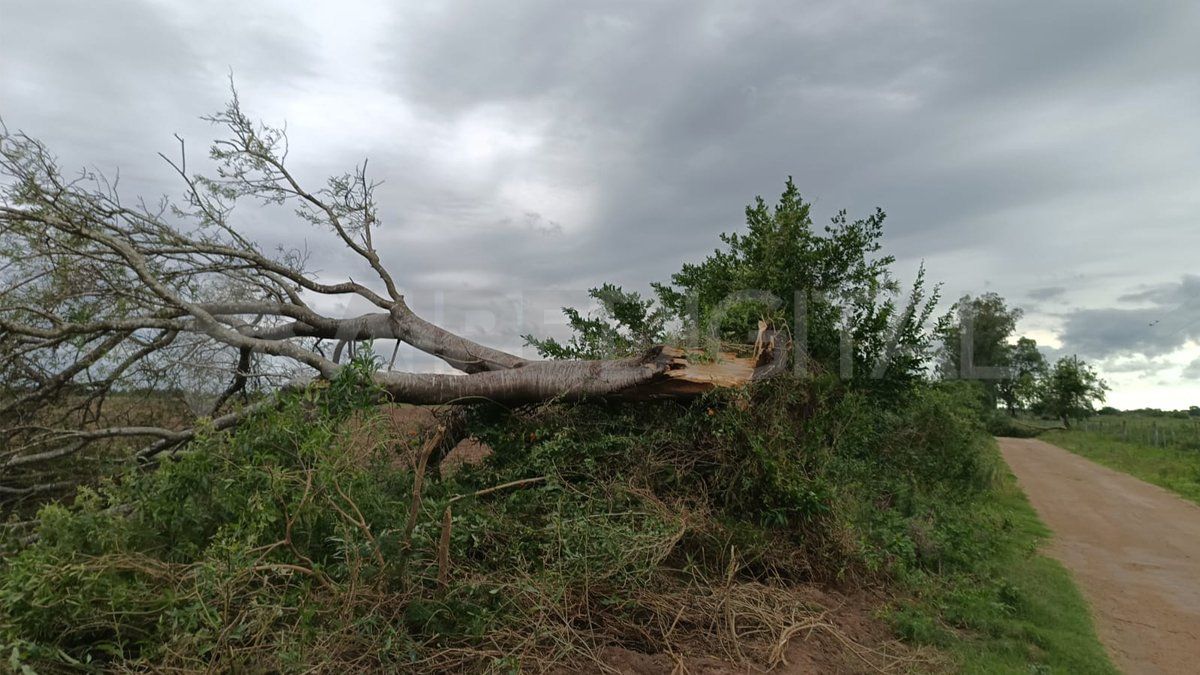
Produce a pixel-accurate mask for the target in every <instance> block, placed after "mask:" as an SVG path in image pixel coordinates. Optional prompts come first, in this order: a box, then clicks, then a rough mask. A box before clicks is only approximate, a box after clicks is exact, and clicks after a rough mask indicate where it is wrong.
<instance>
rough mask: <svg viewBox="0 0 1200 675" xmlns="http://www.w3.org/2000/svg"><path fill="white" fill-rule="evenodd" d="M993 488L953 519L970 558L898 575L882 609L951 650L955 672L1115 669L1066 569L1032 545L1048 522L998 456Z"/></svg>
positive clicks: (922, 638)
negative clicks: (907, 592)
mask: <svg viewBox="0 0 1200 675" xmlns="http://www.w3.org/2000/svg"><path fill="white" fill-rule="evenodd" d="M997 462H998V464H997V467H998V469H997V472H996V474H997V475H996V479H995V483H996V486H995V489H994V490H993V491H990V492H989V493H987V494H986V495H983V496H981V497H980V498H979V499H977V500H975V501H974V502H973V504H972V506H973V508H972V510H971V512H970V513H969V514H963V517H962V518H961V520H960V521H959V523H958V527H960V528H963V533H964V537H965V538H966V539H970V542H969V543H967V542H964V543H963V544H962V545H961V547H962V548H966V549H973V550H975V551H976V554H975V555H974V556H973V558H972V560H971V561H970V562H968V563H967V564H965V565H963V566H962V568H961V569H959V570H956V571H945V570H943V571H942V572H941V573H934V572H917V573H914V574H911V575H909V576H908V577H907V578H906V579H904V582H905V585H907V586H909V587H910V588H911V589H913V598H912V599H911V600H906V601H902V602H900V603H897V605H896V607H895V608H894V609H893V611H892V612H891V615H890V619H891V620H892V623H893V625H894V626H895V628H896V630H897V631H898V632H899V633H900V634H901V635H902V636H904V637H905V638H906V639H908V640H910V641H913V642H916V643H919V644H930V645H934V646H936V647H938V648H939V649H941V650H943V651H945V652H947V653H949V654H950V655H952V656H953V657H954V658H955V660H956V661H957V662H958V664H957V667H956V668H955V670H956V672H962V673H989V674H991V673H1116V672H1118V671H1117V670H1116V669H1115V668H1114V667H1113V665H1112V663H1111V662H1110V661H1109V659H1108V656H1107V654H1106V653H1105V651H1104V648H1103V646H1102V645H1101V644H1100V642H1099V639H1098V638H1097V637H1096V632H1095V628H1094V626H1093V624H1092V618H1091V614H1090V612H1089V609H1088V606H1087V603H1086V601H1085V600H1084V599H1083V597H1082V596H1081V595H1080V594H1079V591H1078V590H1077V588H1076V587H1075V584H1074V581H1073V580H1072V578H1071V576H1070V574H1069V573H1068V572H1067V570H1066V569H1065V568H1063V566H1062V565H1060V564H1059V563H1058V562H1057V561H1055V560H1052V559H1050V558H1048V557H1046V556H1044V555H1042V554H1040V553H1039V552H1038V546H1039V544H1040V543H1041V541H1042V540H1043V539H1044V538H1045V537H1046V536H1048V535H1049V531H1048V530H1047V529H1046V527H1045V526H1044V525H1043V524H1042V523H1041V521H1040V520H1038V517H1037V515H1036V514H1035V513H1034V511H1033V508H1032V507H1031V506H1030V505H1029V502H1028V500H1027V499H1026V498H1025V495H1024V494H1023V493H1022V492H1021V490H1020V489H1019V488H1018V487H1017V485H1016V480H1015V478H1014V477H1013V475H1012V473H1011V472H1010V471H1009V470H1008V469H1007V467H1005V466H1004V465H1003V463H1001V462H999V458H998V457H997Z"/></svg>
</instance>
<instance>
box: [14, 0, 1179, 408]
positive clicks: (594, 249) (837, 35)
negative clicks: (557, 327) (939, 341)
mask: <svg viewBox="0 0 1200 675" xmlns="http://www.w3.org/2000/svg"><path fill="white" fill-rule="evenodd" d="M1197 35H1200V4H1198V3H1194V2H1185V1H1174V2H1164V1H1155V0H1148V1H1146V2H1137V3H1129V2H1115V1H1111V0H1099V1H1097V0H1075V1H1068V2H1055V3H1045V2H1033V1H1032V0H1019V1H1011V0H1005V1H1003V2H1001V1H999V0H992V1H987V2H978V3H961V2H951V1H950V0H917V1H914V2H906V3H896V2H872V1H867V0H854V1H850V2H846V1H842V0H839V1H829V2H767V3H754V4H750V3H734V2H724V3H722V2H696V1H689V2H683V1H681V0H680V1H667V2H604V3H601V2H570V3H563V2H550V1H549V0H545V1H542V2H526V1H523V0H511V1H509V2H503V3H500V2H495V3H474V2H430V3H393V2H383V1H367V0H354V1H348V2H339V3H317V2H296V1H290V2H282V1H281V0H272V1H269V2H253V3H247V2H234V1H232V0H218V1H215V2H203V3H197V2H180V1H174V0H171V1H168V0H114V1H112V2H90V3H78V2H65V1H63V0H3V2H0V117H2V118H3V120H4V122H5V123H6V124H7V125H8V126H9V127H10V128H14V129H15V128H19V129H23V130H25V131H27V132H29V133H30V134H31V135H34V136H37V137H39V138H41V139H43V140H44V141H46V142H47V143H48V144H49V145H50V147H51V148H52V150H54V151H55V152H56V153H57V154H58V155H59V157H60V158H61V160H62V162H63V164H64V165H65V166H74V165H84V164H86V165H94V166H96V167H99V168H101V169H104V170H106V171H113V170H114V169H116V168H119V169H120V174H121V180H122V187H123V191H124V192H125V193H126V194H134V193H143V194H147V195H157V194H161V193H168V194H178V193H179V190H178V188H177V186H175V185H174V184H172V183H171V181H170V176H169V173H168V172H167V171H166V170H165V167H164V165H163V164H162V162H161V160H159V159H158V158H157V157H156V153H157V152H167V153H170V152H173V151H174V150H175V140H174V139H173V138H172V133H176V132H178V133H180V134H181V135H183V136H185V137H186V138H188V139H189V141H190V143H191V145H190V147H191V148H192V152H193V153H194V154H195V155H197V156H198V155H199V154H200V149H201V148H203V147H204V146H205V145H206V144H207V142H208V141H209V140H211V139H212V137H213V130H212V129H211V128H210V127H209V126H208V125H207V124H206V123H204V122H202V121H200V120H199V119H198V117H199V115H201V114H204V113H207V112H212V111H215V110H217V109H218V108H220V107H221V105H222V103H223V101H224V100H225V98H226V95H227V92H226V87H227V77H228V74H229V72H230V71H231V70H232V72H233V73H234V75H235V78H236V81H237V83H238V88H239V90H240V92H241V95H242V98H243V101H244V103H245V104H246V107H247V108H248V110H249V111H250V112H251V113H252V114H254V115H257V116H260V117H262V118H264V119H266V120H268V121H280V122H282V121H286V122H287V124H288V128H289V133H290V137H291V147H292V157H291V159H292V161H293V164H294V166H295V167H296V168H297V169H298V170H299V171H300V172H301V174H302V175H306V176H309V177H311V178H312V179H314V180H320V179H321V178H322V177H323V176H326V175H329V174H334V173H340V172H341V171H343V170H345V169H347V168H349V167H350V166H352V165H353V164H354V163H356V162H358V161H360V160H361V159H362V158H363V157H368V156H369V157H370V166H371V168H372V171H373V173H374V174H375V176H376V177H377V178H379V179H382V180H384V181H385V184H384V186H383V187H382V188H380V190H379V196H380V199H381V204H382V207H383V215H384V225H385V229H384V230H383V232H382V233H381V235H380V239H379V240H378V243H379V246H380V248H381V252H382V254H383V256H384V258H385V260H386V262H387V263H388V264H389V267H391V268H392V269H393V270H395V271H396V273H397V276H398V277H400V278H402V279H403V281H404V283H405V285H406V286H407V287H408V288H410V289H413V297H414V298H416V299H417V304H418V306H420V305H421V303H425V305H426V307H425V309H426V311H427V312H428V313H431V314H432V313H437V312H443V313H444V314H445V316H444V318H445V320H446V321H447V322H448V324H449V325H448V327H450V328H451V329H455V330H460V331H464V332H467V333H470V334H472V335H473V337H478V338H482V339H486V340H488V341H489V342H491V343H492V344H495V345H496V346H499V347H509V348H515V347H516V346H517V345H519V344H520V340H519V337H518V335H519V332H520V330H521V329H522V328H527V327H528V325H529V324H530V323H535V324H536V323H539V322H541V323H545V322H546V321H553V320H555V318H556V316H557V312H556V308H557V307H558V306H559V305H561V304H563V303H564V302H577V301H578V300H579V298H580V296H581V295H582V293H583V291H584V289H586V288H588V287H590V286H595V285H598V284H600V283H602V282H604V281H613V282H616V283H621V284H624V285H626V286H629V287H633V288H643V287H645V285H646V284H647V283H648V282H650V281H655V280H663V279H666V277H667V276H668V275H669V274H670V273H671V272H673V271H675V270H677V269H678V266H679V263H680V262H681V261H682V260H696V259H699V258H700V257H702V256H703V255H704V254H706V253H707V252H709V251H711V249H712V248H713V247H714V246H715V244H716V243H717V240H716V235H717V233H719V232H722V231H729V230H733V229H736V228H738V227H739V226H740V224H741V221H742V210H743V207H744V205H745V204H746V203H748V202H749V201H750V200H751V199H752V198H753V197H754V196H755V195H757V194H762V195H763V196H764V197H766V198H767V199H772V198H773V197H774V196H775V195H777V194H778V193H779V192H780V191H781V190H782V187H783V181H784V179H785V178H786V177H787V176H788V175H793V176H794V177H795V180H796V183H797V184H798V185H799V186H800V188H801V190H802V192H803V193H804V195H805V196H806V197H807V198H809V199H811V200H813V201H814V202H815V204H816V206H815V209H814V212H815V213H816V214H818V215H819V217H821V218H826V217H831V216H833V215H834V214H835V213H836V212H837V211H838V210H839V209H841V208H845V209H847V210H848V211H849V213H850V215H851V216H852V217H854V216H857V215H866V214H867V213H869V212H870V210H871V209H873V208H874V207H875V206H880V207H882V208H883V209H884V210H885V211H887V212H888V215H889V217H888V221H887V235H886V245H887V249H888V251H889V252H891V253H894V254H895V255H896V256H897V257H898V258H899V261H900V264H899V265H898V271H899V272H901V273H902V274H904V275H908V278H910V279H911V275H912V274H913V272H914V271H915V270H916V268H917V266H918V265H919V264H920V262H921V261H922V260H924V261H925V263H926V266H927V268H928V272H929V277H930V278H931V279H933V280H942V281H944V282H945V284H946V287H945V288H946V296H947V297H948V298H951V299H952V298H954V297H957V296H958V295H960V294H961V293H967V292H969V293H975V294H977V293H982V292H986V291H996V292H998V293H1000V294H1002V295H1004V296H1005V297H1006V298H1008V299H1009V301H1010V302H1011V303H1013V304H1016V305H1019V306H1021V307H1023V308H1024V309H1025V311H1026V316H1025V318H1024V320H1023V321H1022V323H1021V326H1020V328H1021V330H1022V332H1024V333H1026V334H1029V335H1031V336H1033V337H1035V338H1037V339H1038V342H1039V344H1042V345H1044V346H1046V347H1048V348H1049V351H1050V353H1051V355H1058V354H1078V355H1079V356H1080V357H1082V358H1085V359H1088V360H1090V361H1093V362H1095V363H1096V364H1097V365H1098V366H1099V368H1100V370H1101V371H1102V374H1103V375H1104V377H1105V378H1106V379H1108V380H1109V382H1110V384H1111V385H1112V387H1113V391H1112V392H1111V394H1110V397H1109V400H1110V403H1112V404H1113V405H1116V406H1118V407H1126V408H1128V407H1141V406H1154V407H1165V408H1180V407H1187V406H1189V405H1194V404H1200V270H1198V269H1197V265H1196V258H1197V252H1198V251H1200V227H1197V223H1196V219H1197V214H1198V213H1200V68H1197V65H1200V61H1198V60H1197V56H1198V53H1200V52H1197V50H1196V47H1195V42H1196V36H1197ZM244 217H245V218H246V223H247V226H248V227H249V228H250V229H251V231H252V233H253V234H254V236H256V237H258V238H259V239H260V240H262V241H264V242H268V243H274V242H278V243H284V244H287V245H289V246H297V245H300V246H302V245H304V244H305V243H307V242H309V240H310V239H311V243H310V244H309V246H310V248H311V250H312V253H313V257H314V259H315V260H316V261H317V262H319V265H318V266H319V267H320V268H321V269H322V270H324V271H325V273H327V274H328V275H329V276H331V277H333V276H337V275H339V274H340V275H343V276H344V275H345V274H347V273H354V272H355V271H356V268H355V267H353V265H354V262H353V261H352V260H351V259H350V258H349V257H348V256H345V255H342V254H341V253H339V252H336V251H334V250H332V249H330V248H323V247H322V246H321V245H320V244H318V243H317V240H318V235H317V233H314V232H311V231H308V230H305V229H302V226H300V225H297V224H296V221H295V219H294V218H291V217H289V215H288V214H287V213H286V212H270V213H259V212H254V211H252V210H248V211H246V213H245V216H244ZM422 290H423V291H426V293H423V294H422V293H420V292H419V291H422ZM422 298H423V299H422ZM517 298H521V299H523V302H521V303H517V300H516V299H517ZM517 304H520V309H521V312H522V318H521V319H520V320H519V321H509V320H507V319H506V318H504V317H505V316H506V315H505V312H506V311H508V310H507V309H504V308H508V309H511V308H512V307H514V306H516V305H517ZM498 308H500V309H498ZM352 310H353V308H343V311H346V312H349V311H352ZM497 317H499V318H497ZM531 317H532V318H531ZM430 318H434V317H433V316H431V317H430Z"/></svg>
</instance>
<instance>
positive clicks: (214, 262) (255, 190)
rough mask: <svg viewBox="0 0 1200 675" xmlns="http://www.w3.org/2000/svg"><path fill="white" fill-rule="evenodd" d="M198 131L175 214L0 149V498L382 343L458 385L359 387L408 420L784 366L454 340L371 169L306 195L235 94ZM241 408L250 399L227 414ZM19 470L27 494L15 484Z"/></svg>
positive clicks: (41, 159)
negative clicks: (248, 213)
mask: <svg viewBox="0 0 1200 675" xmlns="http://www.w3.org/2000/svg"><path fill="white" fill-rule="evenodd" d="M208 119H209V120H210V121H211V122H213V123H215V124H216V125H219V126H220V127H221V128H222V129H223V130H224V131H225V132H226V137H225V138H224V139H222V140H218V141H216V142H215V143H214V145H213V146H212V149H211V152H210V157H211V159H212V160H213V161H214V162H215V165H216V171H215V173H214V174H213V175H203V174H199V173H192V172H190V171H189V168H188V164H187V155H186V149H185V146H184V144H183V141H182V139H180V151H179V156H178V157H177V158H173V159H172V158H167V157H165V156H164V160H166V161H167V163H168V165H169V166H170V167H171V168H172V169H173V170H174V172H175V173H176V174H177V175H178V178H179V179H180V180H181V181H182V184H183V186H184V188H185V199H183V200H182V202H179V203H176V202H172V201H168V200H165V199H164V200H162V201H159V202H156V203H148V202H145V201H140V200H139V201H137V202H135V203H132V204H130V203H126V202H124V201H123V200H122V197H121V195H120V194H118V192H117V190H116V186H115V185H114V184H112V183H110V182H108V181H107V179H106V178H105V177H104V176H102V175H99V174H95V173H91V172H83V173H81V174H79V175H78V176H75V177H70V178H69V177H66V176H64V174H63V173H62V172H61V171H60V169H59V167H58V166H57V164H56V162H55V160H54V158H53V157H52V156H51V155H50V153H49V152H48V151H47V149H46V148H45V147H44V146H43V144H41V143H40V142H39V141H37V140H35V139H33V138H30V137H28V136H26V135H24V134H22V133H10V132H9V131H8V130H6V129H5V130H3V132H2V135H0V170H2V171H3V175H4V182H5V185H4V187H3V193H2V197H0V280H2V283H3V288H2V290H0V378H2V379H0V382H2V386H3V391H2V394H0V396H2V399H0V424H2V425H3V427H4V428H3V432H2V433H3V439H4V441H5V443H4V449H3V450H0V467H3V469H4V470H3V473H4V474H6V480H5V481H4V483H3V484H0V491H2V492H3V493H4V494H0V497H3V496H5V495H8V496H12V495H22V494H32V493H37V492H39V491H53V490H55V489H57V488H59V487H61V486H60V485H59V484H58V483H56V482H49V483H46V482H41V483H39V482H38V481H37V480H36V476H37V475H39V474H38V472H37V470H36V468H37V467H40V466H42V465H45V464H46V463H48V462H51V461H54V460H62V459H64V458H67V457H71V456H73V455H76V454H77V453H79V452H80V451H82V450H84V449H85V448H88V447H89V446H90V445H92V444H94V443H97V442H111V441H112V440H113V439H127V440H134V441H144V443H145V447H144V448H143V449H142V451H141V453H140V454H141V456H143V457H150V456H153V455H155V454H157V453H159V452H162V451H166V450H171V449H173V448H177V447H180V446H181V445H183V444H186V443H187V442H188V441H189V440H191V439H192V438H193V437H194V436H195V430H194V429H192V428H189V426H190V423H191V422H192V421H196V420H208V421H207V422H206V423H205V426H206V428H216V429H224V428H229V427H232V426H235V425H236V424H237V423H238V422H239V420H240V419H242V417H243V416H244V415H245V414H247V412H249V411H253V410H255V409H256V408H257V407H261V406H262V405H269V395H270V392H271V391H272V390H273V389H277V388H279V387H282V386H287V383H288V382H296V381H298V380H299V381H304V380H305V379H312V378H316V379H322V380H331V379H333V378H334V377H335V376H336V375H337V373H338V371H339V369H341V368H343V367H345V364H346V362H347V361H348V358H347V357H348V355H350V354H353V353H354V352H355V351H356V348H355V345H356V344H361V343H364V342H367V341H373V340H396V341H397V347H398V346H399V343H405V344H408V345H411V346H412V347H414V348H416V349H418V350H420V351H422V352H425V353H427V354H431V355H433V356H435V357H437V358H439V359H441V360H442V361H444V362H445V363H446V364H449V365H450V366H451V367H453V368H454V369H455V370H457V371H459V373H458V374H452V373H417V372H398V371H395V370H392V369H391V366H387V367H384V366H380V367H379V368H378V369H377V370H376V371H375V372H374V373H373V374H372V379H373V381H374V383H375V384H376V385H378V386H379V388H380V389H381V390H382V391H383V392H385V393H386V397H387V398H389V399H390V400H392V401H396V402H405V403H417V404H445V403H454V402H462V401H472V400H479V399H488V400H493V401H498V402H501V403H505V404H519V403H528V402H534V401H542V400H547V399H559V398H561V399H582V398H589V397H604V398H617V399H645V398H650V397H681V396H691V395H695V394H697V393H700V392H703V391H706V390H709V389H712V388H714V387H723V386H739V385H743V384H746V383H748V382H750V381H751V380H754V379H758V378H762V377H769V376H770V375H772V374H774V373H776V372H778V371H779V370H780V369H782V368H783V367H784V366H786V344H785V342H784V341H783V340H782V339H779V340H776V339H775V338H774V336H773V335H771V334H766V333H764V334H762V335H760V344H759V345H757V348H756V349H755V351H754V352H753V353H752V354H751V355H749V356H741V357H739V356H735V355H732V354H725V355H721V356H718V358H716V359H713V358H711V356H710V355H706V358H703V359H697V358H689V357H690V356H691V355H690V354H689V353H688V352H687V351H685V350H681V349H677V348H672V347H665V346H662V345H659V346H655V347H652V348H650V349H647V350H645V351H644V352H642V353H641V354H639V355H636V356H631V357H627V358H615V359H593V360H548V361H541V360H530V359H525V358H522V357H520V356H518V355H515V354H511V353H508V352H504V351H500V350H497V349H494V348H491V347H488V346H485V345H482V344H479V343H476V342H474V341H472V340H468V339H466V338H464V337H462V336H460V335H456V334H454V333H452V332H449V331H447V330H445V329H443V328H441V327H439V326H437V325H434V324H432V323H430V322H428V321H426V320H424V319H422V318H421V317H420V316H418V315H417V314H415V313H414V312H413V311H412V309H410V307H409V305H408V303H407V302H406V300H405V297H404V295H403V294H402V293H401V291H400V284H399V283H398V282H397V281H396V280H395V278H394V277H393V276H392V274H391V272H390V271H389V270H388V269H387V268H386V267H385V265H384V264H383V262H382V260H381V257H380V254H379V252H378V251H377V249H376V247H375V244H374V242H373V233H374V231H375V230H376V228H377V227H378V224H379V219H378V216H377V207H376V201H375V197H374V192H375V188H376V187H377V185H376V184H375V183H372V182H371V181H370V180H369V178H368V176H367V171H366V163H365V162H364V163H363V164H362V165H360V166H358V167H356V168H355V169H354V170H353V171H351V172H349V173H347V174H345V175H341V176H337V177H334V178H331V179H330V180H329V181H328V182H327V183H326V184H325V185H324V186H322V187H320V188H319V189H316V188H309V187H308V186H305V185H302V184H301V182H300V180H299V179H298V178H297V177H296V176H295V175H294V174H293V173H292V172H291V171H290V170H289V168H288V166H287V165H286V163H285V160H286V157H287V138H286V135H285V134H284V133H283V131H282V130H280V129H276V128H272V127H269V126H265V125H262V124H260V123H257V122H255V121H253V120H251V119H250V118H249V117H248V116H247V115H245V114H244V113H243V111H242V109H241V107H240V106H239V103H238V101H237V97H236V94H235V96H234V98H233V100H232V101H231V102H230V103H229V105H228V106H227V107H226V109H225V110H224V111H223V112H221V113H219V114H217V115H214V116H212V117H210V118H208ZM240 199H252V200H257V201H259V202H262V203H271V204H286V205H290V206H293V207H295V209H296V213H297V215H298V216H299V217H300V218H302V219H304V220H306V221H308V223H310V224H312V225H314V226H316V227H317V228H318V229H320V230H323V231H324V232H325V233H326V234H327V235H328V236H331V237H333V239H334V240H335V241H336V242H337V244H338V245H340V246H342V247H344V248H345V249H348V250H349V251H350V252H351V253H352V254H353V255H354V256H356V258H357V259H358V260H359V261H360V262H361V263H362V264H365V266H366V267H367V268H369V269H370V270H371V271H372V273H373V274H374V277H375V278H374V279H373V280H372V282H371V283H360V282H359V281H355V280H352V279H347V280H345V281H340V282H336V283H330V282H328V281H323V280H321V279H320V278H319V277H318V275H317V274H315V273H314V272H313V271H311V270H310V269H309V268H308V265H307V256H306V255H305V254H303V253H301V252H299V251H280V252H278V253H276V254H268V253H266V252H264V251H263V250H262V249H261V248H260V246H259V245H258V244H257V243H256V242H254V241H252V240H251V239H250V238H248V237H247V236H246V235H245V233H244V231H243V230H241V229H240V228H239V226H238V224H237V223H236V221H235V219H234V217H233V206H234V204H235V203H236V202H237V201H238V200H240ZM322 296H326V297H328V296H354V297H356V298H359V299H361V300H362V301H365V302H366V303H369V304H370V305H373V306H374V307H375V308H376V311H374V312H371V313H366V314H363V315H361V316H357V317H352V318H335V317H332V316H328V315H326V314H322V313H321V312H319V311H317V310H316V309H314V305H317V306H319V305H320V304H321V303H319V302H316V300H317V299H319V298H320V297H322ZM393 361H394V359H393ZM213 382H219V383H220V388H219V389H217V390H213V391H212V392H211V395H210V396H209V397H208V399H207V400H206V401H205V405H204V409H203V410H193V411H192V412H193V413H194V415H193V417H194V418H195V419H194V420H183V421H182V422H183V423H182V424H177V425H168V426H159V425H156V424H151V423H123V424H113V423H112V421H113V420H115V419H122V417H121V416H120V415H117V414H116V413H115V412H114V411H112V410H109V411H107V412H106V411H105V406H106V402H108V401H110V400H111V399H112V398H113V395H114V393H118V394H119V393H122V392H125V393H128V392H139V391H140V392H162V391H189V390H193V389H202V388H203V387H205V386H212V385H211V383H213ZM250 392H253V393H254V394H255V397H254V400H257V401H260V402H259V403H258V404H257V405H245V406H243V407H242V408H241V409H234V408H233V406H232V402H233V401H234V399H235V398H236V397H238V396H239V395H241V396H242V397H243V398H244V399H245V400H246V401H247V402H249V401H250V399H249V398H248V397H247V394H248V393H250ZM264 397H266V398H265V401H264ZM110 407H111V405H110ZM127 407H129V406H127ZM125 412H126V413H127V414H125V415H124V418H123V419H133V418H136V417H137V415H136V414H134V411H132V410H127V411H125ZM18 470H20V471H26V472H27V473H28V476H30V477H31V478H28V479H27V480H23V481H17V482H13V481H12V480H9V479H11V478H12V477H13V476H14V475H15V474H14V472H16V471H18Z"/></svg>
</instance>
